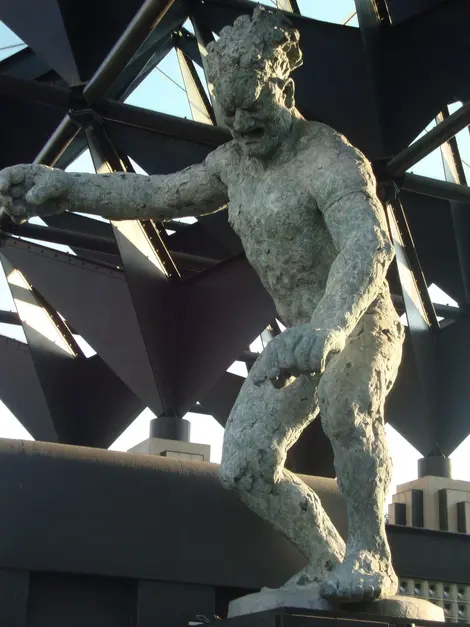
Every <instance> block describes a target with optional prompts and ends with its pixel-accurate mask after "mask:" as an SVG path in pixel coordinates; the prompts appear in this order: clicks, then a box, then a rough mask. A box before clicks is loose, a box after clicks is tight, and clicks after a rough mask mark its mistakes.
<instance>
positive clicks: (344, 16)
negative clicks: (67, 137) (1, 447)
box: [0, 0, 470, 495]
mask: <svg viewBox="0 0 470 627" xmlns="http://www.w3.org/2000/svg"><path fill="white" fill-rule="evenodd" d="M262 4H266V5H268V6H272V5H273V2H272V0H264V2H262ZM298 4H299V7H300V10H301V12H302V14H303V15H306V16H308V17H313V18H315V19H320V20H324V21H329V22H335V23H338V24H344V23H345V22H347V25H348V26H349V27H351V28H355V27H357V18H356V16H355V14H354V0H335V1H334V2H324V0H298ZM185 26H186V27H187V28H188V29H190V30H192V29H191V25H190V23H187V24H186V25H185ZM10 46H15V47H10ZM22 47H23V44H22V42H21V40H20V39H19V38H18V37H17V36H16V35H15V34H14V33H12V32H11V31H10V30H9V29H8V28H7V27H6V26H5V25H4V24H2V23H1V22H0V60H2V59H3V58H6V57H7V56H10V55H11V54H12V53H14V52H17V51H18V50H21V49H22ZM199 74H200V76H201V78H203V75H202V72H201V71H199ZM183 85H184V84H183V79H182V76H181V73H180V70H179V66H178V61H177V57H176V54H175V52H171V53H170V54H169V55H167V57H165V59H164V60H163V61H162V62H161V63H160V65H159V67H158V68H156V69H155V70H153V71H152V72H151V73H150V74H149V76H148V77H147V78H146V79H145V81H143V82H142V83H141V84H140V85H139V87H138V88H137V89H136V90H135V91H134V92H133V93H132V94H131V95H130V96H129V98H128V99H127V101H126V102H127V103H129V104H133V105H136V106H139V107H144V108H148V109H151V110H155V111H160V112H163V113H168V114H171V115H177V116H180V117H186V118H191V110H190V107H189V104H188V100H187V96H186V93H185V90H184V86H183ZM204 86H205V83H204ZM205 87H206V86H205ZM458 106H459V105H452V106H451V112H453V111H454V110H455V109H456V108H457V107H458ZM434 125H435V122H434V121H430V122H429V125H428V126H427V127H426V129H424V130H423V133H421V135H422V134H424V133H426V132H428V131H429V130H430V129H431V128H432V127H433V126H434ZM457 141H458V144H459V148H460V151H461V155H462V158H463V159H464V160H465V163H464V169H465V172H466V175H467V177H468V180H470V165H469V164H470V133H469V132H468V131H467V130H465V131H462V132H461V133H459V135H458V136H457ZM134 165H135V167H136V170H137V171H138V172H141V173H143V170H142V169H141V168H140V167H139V166H138V164H134ZM68 170H70V171H77V172H80V171H81V172H94V169H93V165H92V162H91V158H90V155H89V153H88V152H85V153H84V154H82V155H81V156H80V157H79V158H78V159H77V161H76V162H74V163H73V164H71V166H70V167H69V168H68ZM410 171H411V172H414V173H416V174H421V175H424V176H430V177H433V178H438V179H444V171H443V166H442V158H441V154H440V150H439V149H437V150H435V151H434V152H433V153H431V154H430V155H428V156H427V157H426V158H425V159H423V160H422V161H421V162H420V163H418V164H417V165H416V166H414V167H413V168H412V169H411V170H410ZM93 217H94V218H95V219H97V218H96V216H93ZM193 220H194V219H193V218H189V219H188V221H193ZM33 221H34V222H35V223H36V224H44V223H42V221H41V220H40V219H39V218H36V219H33ZM42 245H45V244H44V243H42ZM51 246H52V245H51ZM54 247H55V248H59V249H60V250H64V251H66V252H72V251H70V249H68V248H67V247H60V246H54ZM430 293H431V297H432V299H433V301H434V302H436V303H437V302H439V303H442V304H452V305H454V306H456V305H457V303H455V302H454V301H452V299H451V298H450V297H449V296H447V295H446V294H444V293H443V292H442V290H440V289H439V287H438V286H434V285H433V286H431V287H430ZM0 309H6V310H12V311H14V310H15V305H14V302H13V299H12V298H11V295H10V293H9V288H8V285H7V283H6V279H5V276H4V273H3V271H2V270H1V268H0ZM0 334H4V335H7V336H9V337H14V338H16V339H18V340H20V341H23V342H24V341H25V337H24V333H23V331H22V329H21V328H20V327H13V326H12V325H6V324H1V323H0ZM76 339H77V341H79V343H80V344H81V346H82V347H83V349H84V351H85V354H86V355H87V356H90V355H93V354H94V351H93V349H92V347H90V346H89V345H88V344H87V343H86V341H85V340H84V339H83V338H81V337H77V338H76ZM260 349H261V341H260V339H259V338H254V340H253V344H252V350H260ZM229 371H230V372H233V373H236V374H239V375H242V376H246V366H245V365H244V364H242V363H241V362H235V364H233V366H232V367H231V368H230V369H229ZM152 418H154V415H153V414H152V412H151V411H150V410H149V409H146V410H145V411H144V412H142V414H141V415H140V416H139V417H138V418H137V419H136V420H135V421H134V422H133V423H132V424H131V425H130V426H129V427H128V429H126V431H125V432H124V433H123V434H122V435H121V436H120V437H119V438H118V439H117V440H116V441H115V442H114V443H113V445H112V446H111V447H110V448H111V449H113V450H119V451H126V450H128V449H129V448H131V447H132V446H134V445H135V444H138V443H139V442H141V441H142V440H144V439H146V438H147V437H148V429H149V421H150V420H151V419H152ZM186 419H188V420H189V421H190V422H191V441H193V442H198V443H204V444H210V445H211V461H213V462H219V461H220V456H221V450H222V440H223V428H222V427H221V426H220V425H219V424H218V423H217V421H216V420H215V419H214V418H212V417H211V416H204V415H201V414H187V415H186ZM386 431H387V438H388V442H389V448H390V452H391V456H392V459H393V464H394V473H393V479H392V486H391V489H390V495H391V494H392V493H393V492H394V491H395V488H396V485H399V484H401V483H405V482H408V481H411V480H412V479H415V478H416V477H417V460H418V458H419V457H420V454H419V453H418V451H417V450H416V449H415V448H414V447H413V446H411V444H409V443H408V442H407V441H406V440H405V439H404V438H403V437H402V436H401V435H400V434H399V433H397V431H395V430H394V429H393V428H392V427H391V426H390V425H387V426H386ZM0 437H5V438H22V439H32V438H31V436H30V434H29V433H28V432H27V431H26V430H25V429H24V427H23V426H22V425H21V424H20V423H19V422H18V420H17V419H16V418H15V416H13V414H12V413H11V412H10V411H9V409H8V408H7V407H6V406H5V405H4V404H3V403H2V402H1V400H0ZM451 458H452V460H453V465H454V477H455V478H456V479H463V480H470V462H469V459H470V437H468V438H467V439H466V440H465V441H464V442H463V443H462V444H461V445H460V446H459V447H458V448H457V449H456V451H454V453H453V454H452V455H451Z"/></svg>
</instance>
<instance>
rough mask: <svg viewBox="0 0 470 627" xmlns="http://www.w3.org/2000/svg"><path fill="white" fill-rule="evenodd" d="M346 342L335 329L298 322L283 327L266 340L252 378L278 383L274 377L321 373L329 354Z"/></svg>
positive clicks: (340, 332)
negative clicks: (297, 324) (297, 323)
mask: <svg viewBox="0 0 470 627" xmlns="http://www.w3.org/2000/svg"><path fill="white" fill-rule="evenodd" d="M345 343H346V336H345V334H344V333H343V332H342V331H340V330H339V329H338V330H337V329H335V330H323V329H314V327H313V326H312V325H310V324H302V325H299V326H296V327H292V328H290V329H286V330H285V331H283V332H282V333H281V334H280V335H278V336H277V337H275V338H274V339H273V340H271V341H270V342H269V344H268V345H267V346H266V348H265V349H264V351H263V353H262V354H261V357H260V358H259V360H258V361H257V363H256V364H255V368H256V372H255V381H256V382H257V383H258V385H259V384H261V383H262V382H263V381H266V380H267V379H269V380H270V381H271V382H272V383H273V384H274V385H275V386H276V387H278V379H282V378H283V377H286V376H294V377H298V376H300V375H301V374H312V373H318V374H321V373H322V372H323V371H324V370H325V367H326V364H327V362H328V359H329V357H331V356H332V355H334V354H335V353H340V352H341V351H342V350H343V348H344V346H345Z"/></svg>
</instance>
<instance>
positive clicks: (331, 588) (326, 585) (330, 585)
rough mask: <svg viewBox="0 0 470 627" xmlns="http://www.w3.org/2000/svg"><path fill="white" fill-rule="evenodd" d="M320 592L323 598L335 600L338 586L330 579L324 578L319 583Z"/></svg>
mask: <svg viewBox="0 0 470 627" xmlns="http://www.w3.org/2000/svg"><path fill="white" fill-rule="evenodd" d="M320 594H321V595H322V597H325V599H330V600H335V599H336V598H337V597H338V587H337V585H336V582H334V581H333V580H332V579H325V580H324V581H322V582H321V584H320Z"/></svg>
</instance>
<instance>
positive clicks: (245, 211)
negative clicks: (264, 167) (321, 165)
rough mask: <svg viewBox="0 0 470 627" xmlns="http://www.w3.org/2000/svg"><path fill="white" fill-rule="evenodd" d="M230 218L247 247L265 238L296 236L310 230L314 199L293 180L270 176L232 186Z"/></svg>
mask: <svg viewBox="0 0 470 627" xmlns="http://www.w3.org/2000/svg"><path fill="white" fill-rule="evenodd" d="M229 199H230V202H229V221H230V224H231V225H232V227H233V229H234V230H235V231H236V232H237V233H238V235H239V236H240V238H241V239H242V242H243V243H244V245H245V247H246V246H247V245H249V244H255V243H261V242H263V241H267V240H271V241H284V242H285V241H286V240H294V239H297V238H298V237H299V236H302V234H304V233H305V232H306V229H308V231H309V232H310V233H311V232H312V227H313V226H314V223H315V221H316V214H317V213H318V211H317V209H316V205H315V201H314V200H313V199H312V198H311V197H310V196H309V194H307V193H306V192H304V191H303V190H302V189H301V188H300V186H298V185H297V186H296V185H295V183H294V182H292V181H289V180H285V179H284V181H283V180H282V179H278V180H277V179H276V177H275V176H268V177H265V178H264V179H261V180H255V179H248V180H246V179H245V180H244V181H239V182H238V184H236V185H232V186H230V187H229Z"/></svg>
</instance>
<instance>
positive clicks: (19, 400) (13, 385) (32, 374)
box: [0, 335, 58, 442]
mask: <svg viewBox="0 0 470 627" xmlns="http://www.w3.org/2000/svg"><path fill="white" fill-rule="evenodd" d="M0 355H1V358H0V398H1V399H2V401H3V402H4V403H5V405H6V406H7V407H8V409H9V410H10V411H11V412H12V413H13V414H14V415H15V416H16V418H17V419H18V420H19V421H20V422H21V424H22V425H23V426H24V427H25V429H27V431H29V433H30V434H31V435H32V436H33V438H34V439H36V440H44V441H47V442H57V441H58V437H57V432H56V429H55V426H54V422H53V420H52V416H51V413H50V410H49V407H48V404H47V401H46V398H45V396H44V392H43V389H42V387H41V383H40V381H39V378H38V374H37V372H36V368H35V365H34V362H33V358H32V356H31V352H30V350H29V347H28V345H27V344H23V343H22V342H18V341H17V340H12V339H10V338H6V337H4V336H3V335H0Z"/></svg>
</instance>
